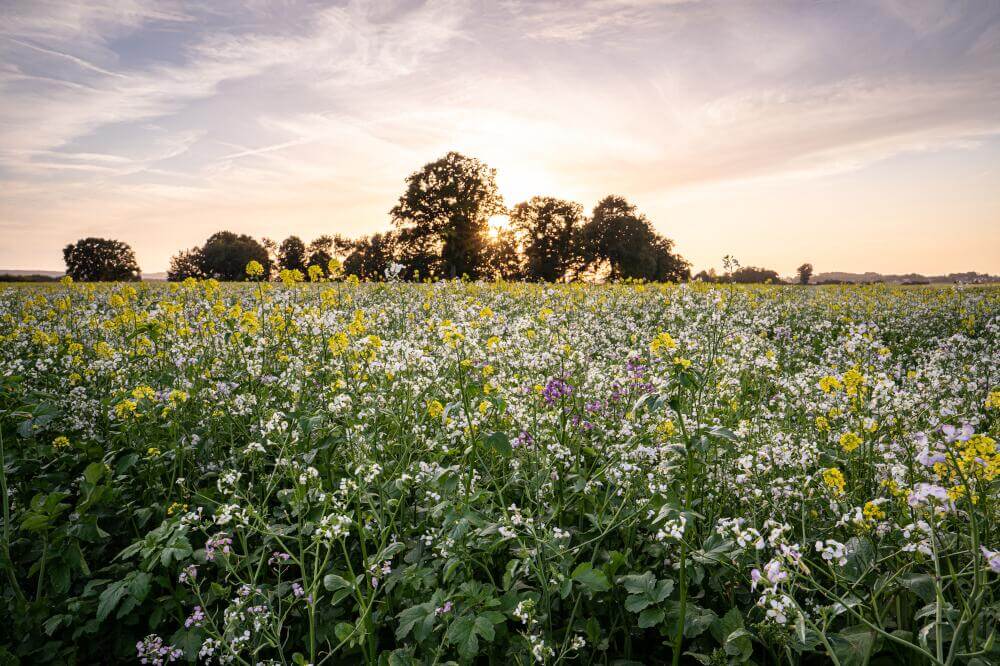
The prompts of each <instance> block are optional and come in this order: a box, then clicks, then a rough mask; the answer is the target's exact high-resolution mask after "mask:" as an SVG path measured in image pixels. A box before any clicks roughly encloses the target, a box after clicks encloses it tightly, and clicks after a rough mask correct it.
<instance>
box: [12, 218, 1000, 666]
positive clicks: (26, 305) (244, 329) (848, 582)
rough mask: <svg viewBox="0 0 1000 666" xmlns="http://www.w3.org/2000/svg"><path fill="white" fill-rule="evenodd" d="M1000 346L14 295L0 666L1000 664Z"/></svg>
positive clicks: (784, 322) (337, 292)
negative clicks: (136, 665) (179, 665)
mask: <svg viewBox="0 0 1000 666" xmlns="http://www.w3.org/2000/svg"><path fill="white" fill-rule="evenodd" d="M562 214H567V215H574V214H576V213H575V212H574V211H572V210H567V209H564V212H563V213H562ZM292 249H294V248H292ZM540 256H541V257H542V258H544V253H543V254H542V255H540ZM542 260H543V259H539V261H542ZM248 268H249V270H248V272H249V273H251V275H254V276H258V277H259V276H260V274H261V273H262V271H263V267H262V266H261V265H260V263H259V262H256V261H254V262H251V263H250V266H249V267H248ZM287 281H288V282H293V280H291V279H289V280H287ZM998 337H1000V290H995V289H993V290H991V289H940V290H938V289H926V288H912V289H888V288H881V287H871V288H815V289H800V288H796V287H758V288H745V287H737V286H713V285H706V284H701V285H682V286H660V285H641V284H639V285H624V284H622V285H608V286H582V285H568V286H552V285H548V286H545V285H529V284H520V283H499V284H493V285H486V284H483V283H463V282H457V281H453V282H439V283H428V284H392V283H389V284H374V285H365V284H358V283H357V280H348V281H345V282H336V283H327V284H320V285H308V284H306V285H303V284H289V285H275V284H271V283H264V282H259V283H256V284H243V285H220V284H219V283H217V282H214V281H204V282H196V281H194V280H189V281H186V282H184V283H177V284H172V285H159V286H151V285H149V284H136V285H132V284H112V285H100V286H99V285H92V284H83V285H80V284H73V283H71V282H70V281H68V280H67V281H65V282H64V284H62V285H51V286H47V285H37V286H30V287H28V286H25V287H19V288H7V289H0V437H2V439H0V445H2V454H0V455H2V461H3V474H2V475H0V481H2V482H3V488H2V496H3V517H2V518H3V523H2V544H0V546H2V550H0V558H2V562H0V563H2V565H3V567H2V568H3V574H2V575H3V576H4V577H5V578H4V584H3V586H2V588H0V590H2V592H0V613H2V615H3V617H4V618H5V621H4V622H3V624H2V627H0V662H3V663H22V664H43V663H58V664H64V663H116V662H134V661H135V660H136V659H138V660H140V661H142V662H143V663H167V662H172V661H173V662H194V661H196V660H197V661H200V662H210V663H216V662H218V663H239V664H257V663H265V664H289V663H295V664H307V663H308V664H321V663H325V664H340V663H368V664H376V663H378V664H394V665H395V664H435V663H437V664H442V663H449V662H452V663H454V662H458V663H470V662H473V661H475V662H476V663H503V664H528V663H551V664H555V663H560V662H569V661H575V662H577V663H620V664H637V663H645V664H656V663H670V662H673V663H675V664H676V663H702V664H720V665H721V664H741V663H756V664H810V663H834V664H840V665H842V666H854V665H861V664H868V663H872V664H874V663H880V664H936V665H942V666H943V665H949V666H950V665H951V664H967V665H969V666H985V665H988V664H996V663H1000V647H998V645H997V641H996V631H997V626H998V619H1000V582H998V580H1000V575H998V574H1000V552H997V551H998V549H1000V546H998V544H1000V524H998V510H997V501H998V498H997V493H996V490H997V486H998V483H1000V480H998V476H1000V454H998V451H997V445H996V441H995V440H996V439H997V435H998V429H1000V351H998V349H997V340H998Z"/></svg>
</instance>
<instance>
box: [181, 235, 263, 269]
mask: <svg viewBox="0 0 1000 666" xmlns="http://www.w3.org/2000/svg"><path fill="white" fill-rule="evenodd" d="M251 261H257V262H259V263H260V265H261V266H263V267H264V275H263V276H262V277H263V279H265V280H266V279H267V278H268V277H269V276H270V275H271V259H270V257H269V256H268V253H267V248H265V247H264V246H263V245H261V244H260V243H259V242H257V241H256V240H255V239H253V238H251V237H250V236H247V235H246V234H239V235H237V234H234V233H233V232H232V231H219V232H216V233H214V234H212V235H211V236H209V238H208V240H207V241H205V244H204V245H202V246H201V247H195V248H192V249H190V250H187V251H181V252H180V253H179V254H177V255H174V257H173V258H172V259H171V260H170V265H171V269H174V268H176V270H175V271H174V272H173V273H172V274H171V273H170V272H168V275H167V279H169V280H183V279H184V278H186V277H196V278H215V279H216V280H246V279H247V274H246V267H247V264H248V263H250V262H251ZM195 269H197V271H198V272H197V273H195V272H194V271H195Z"/></svg>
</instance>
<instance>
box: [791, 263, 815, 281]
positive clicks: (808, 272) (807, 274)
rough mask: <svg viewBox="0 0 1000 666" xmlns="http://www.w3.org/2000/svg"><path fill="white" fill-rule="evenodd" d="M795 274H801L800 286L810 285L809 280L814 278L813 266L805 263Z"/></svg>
mask: <svg viewBox="0 0 1000 666" xmlns="http://www.w3.org/2000/svg"><path fill="white" fill-rule="evenodd" d="M795 272H796V273H798V274H799V284H809V279H810V278H812V274H813V265H812V264H810V263H804V264H802V265H801V266H799V267H798V268H796V269H795Z"/></svg>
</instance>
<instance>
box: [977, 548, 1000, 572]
mask: <svg viewBox="0 0 1000 666" xmlns="http://www.w3.org/2000/svg"><path fill="white" fill-rule="evenodd" d="M979 549H980V550H982V551H983V557H985V558H986V563H987V564H989V565H990V571H992V572H993V573H996V574H1000V550H988V549H987V548H986V546H980V547H979Z"/></svg>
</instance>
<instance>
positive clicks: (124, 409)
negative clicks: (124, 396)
mask: <svg viewBox="0 0 1000 666" xmlns="http://www.w3.org/2000/svg"><path fill="white" fill-rule="evenodd" d="M135 407H136V405H135V402H134V401H133V400H122V401H121V402H119V403H118V404H117V405H115V416H117V417H118V418H120V419H126V418H128V417H129V416H134V415H135Z"/></svg>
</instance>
